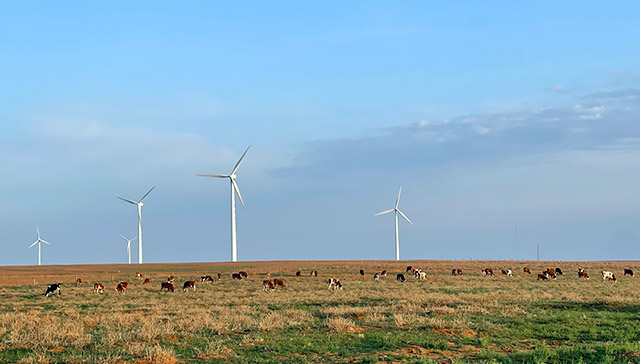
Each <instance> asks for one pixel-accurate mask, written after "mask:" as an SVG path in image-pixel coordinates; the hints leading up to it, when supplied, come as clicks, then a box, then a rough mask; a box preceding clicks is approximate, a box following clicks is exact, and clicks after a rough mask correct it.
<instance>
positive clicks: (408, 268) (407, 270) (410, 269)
mask: <svg viewBox="0 0 640 364" xmlns="http://www.w3.org/2000/svg"><path fill="white" fill-rule="evenodd" d="M412 270H413V267H412V266H410V265H408V266H407V269H405V270H404V272H405V273H407V272H411V271H412Z"/></svg>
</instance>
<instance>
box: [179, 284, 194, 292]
mask: <svg viewBox="0 0 640 364" xmlns="http://www.w3.org/2000/svg"><path fill="white" fill-rule="evenodd" d="M189 288H193V290H194V291H195V290H196V281H186V282H184V284H183V285H182V291H183V292H186V291H187V290H188V289H189Z"/></svg>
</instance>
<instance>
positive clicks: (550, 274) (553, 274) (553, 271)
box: [542, 269, 557, 279]
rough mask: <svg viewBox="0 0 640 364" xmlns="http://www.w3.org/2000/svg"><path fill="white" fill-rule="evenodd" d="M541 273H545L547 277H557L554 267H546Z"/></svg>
mask: <svg viewBox="0 0 640 364" xmlns="http://www.w3.org/2000/svg"><path fill="white" fill-rule="evenodd" d="M542 273H544V274H546V275H547V277H548V278H549V279H556V278H557V276H556V272H555V269H554V270H549V269H547V270H545V271H544V272H542Z"/></svg>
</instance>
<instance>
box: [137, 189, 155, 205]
mask: <svg viewBox="0 0 640 364" xmlns="http://www.w3.org/2000/svg"><path fill="white" fill-rule="evenodd" d="M154 188H156V186H153V187H151V189H150V190H149V192H147V193H145V194H144V196H142V198H141V199H140V202H142V201H144V199H145V198H147V196H149V194H150V193H151V191H153V189H154Z"/></svg>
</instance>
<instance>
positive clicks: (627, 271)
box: [623, 269, 635, 277]
mask: <svg viewBox="0 0 640 364" xmlns="http://www.w3.org/2000/svg"><path fill="white" fill-rule="evenodd" d="M627 274H628V275H630V276H632V277H635V274H633V269H625V270H624V274H623V275H624V276H626V275H627Z"/></svg>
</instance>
